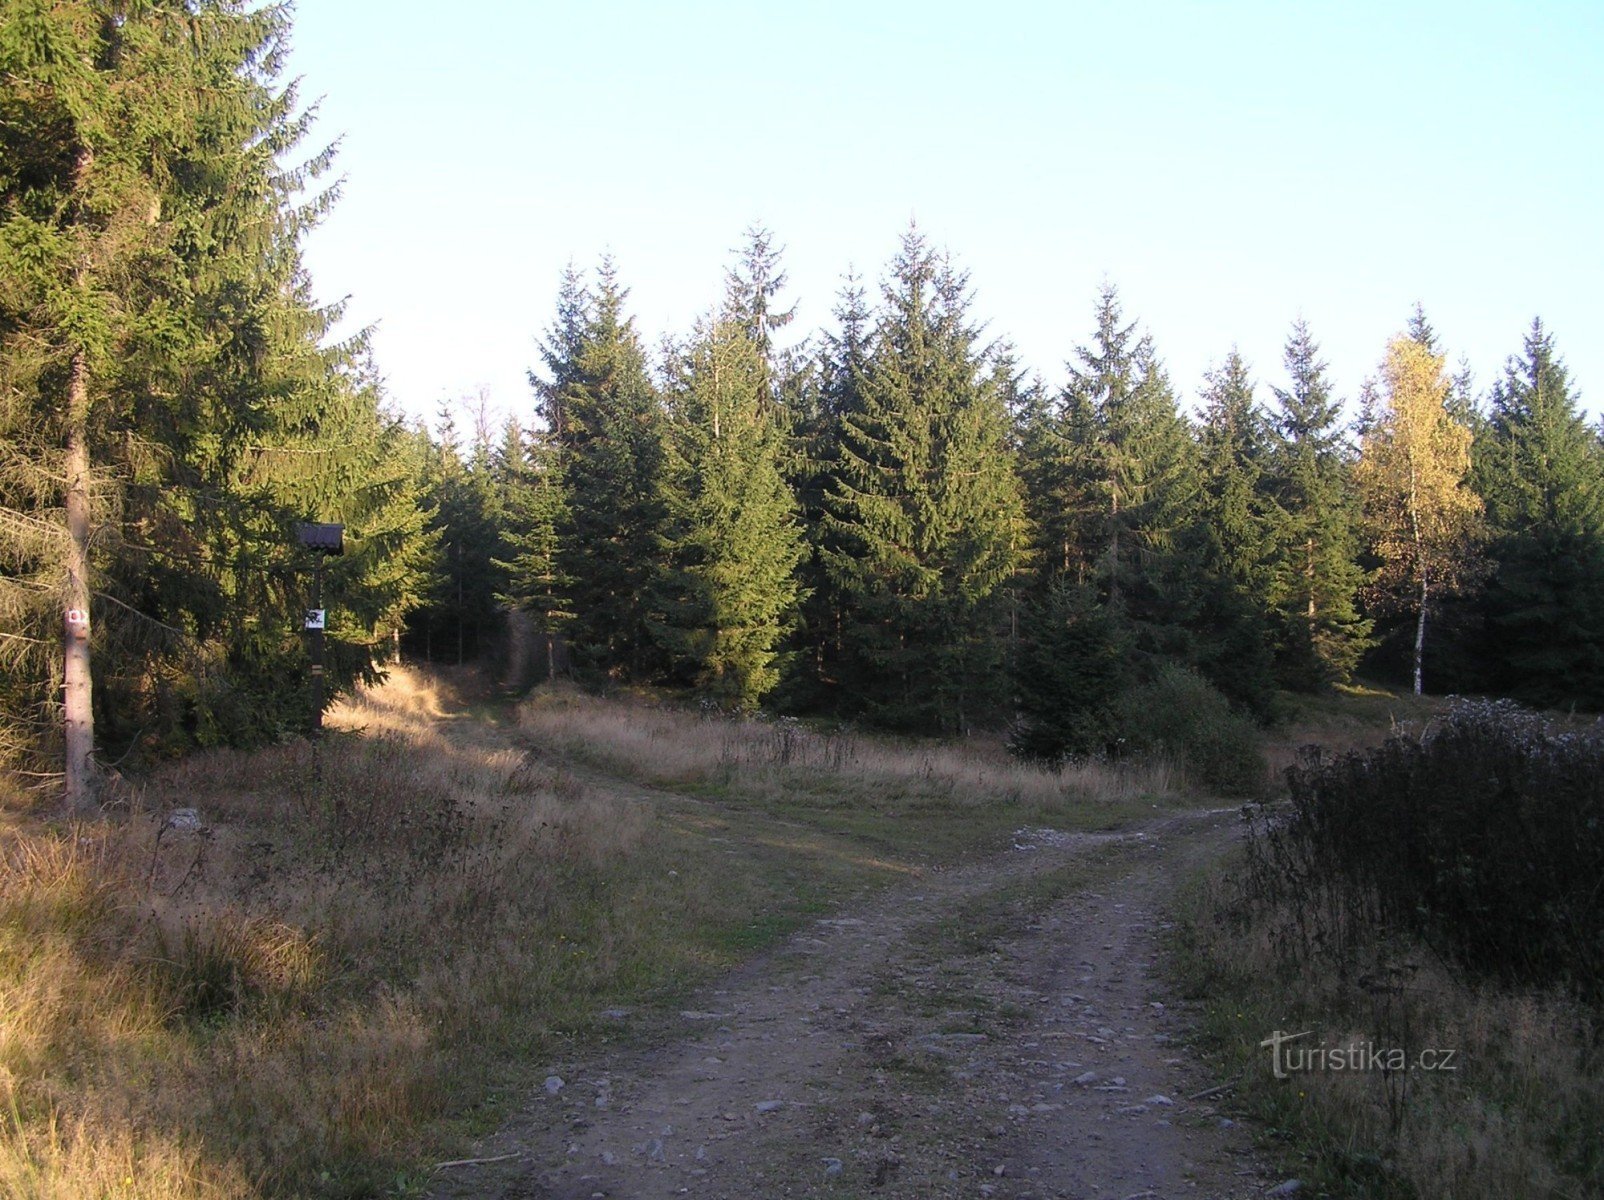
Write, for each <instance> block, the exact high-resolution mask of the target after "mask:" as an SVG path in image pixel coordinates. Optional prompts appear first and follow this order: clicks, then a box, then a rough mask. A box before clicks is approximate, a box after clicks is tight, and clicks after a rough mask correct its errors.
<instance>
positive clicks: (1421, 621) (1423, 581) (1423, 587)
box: [1415, 569, 1430, 696]
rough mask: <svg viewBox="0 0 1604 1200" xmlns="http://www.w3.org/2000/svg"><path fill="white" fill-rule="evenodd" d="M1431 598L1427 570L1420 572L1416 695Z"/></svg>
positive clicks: (1424, 654) (1424, 647)
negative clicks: (1427, 609)
mask: <svg viewBox="0 0 1604 1200" xmlns="http://www.w3.org/2000/svg"><path fill="white" fill-rule="evenodd" d="M1429 598H1430V593H1429V591H1428V584H1427V578H1426V572H1425V571H1424V569H1422V571H1421V572H1420V615H1419V616H1418V617H1416V618H1415V695H1417V696H1418V695H1420V694H1421V690H1420V682H1421V664H1422V663H1423V662H1424V660H1425V657H1426V602H1427V600H1428V599H1429Z"/></svg>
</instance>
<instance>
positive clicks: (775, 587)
mask: <svg viewBox="0 0 1604 1200" xmlns="http://www.w3.org/2000/svg"><path fill="white" fill-rule="evenodd" d="M667 402H668V413H669V421H668V439H667V440H668V449H669V455H668V469H667V473H666V477H667V482H668V488H667V494H668V499H669V513H670V519H671V528H672V531H673V533H672V542H671V544H670V546H669V549H668V561H669V563H670V566H671V578H670V579H669V580H668V581H666V582H667V586H668V589H669V591H670V594H671V595H672V597H673V599H674V603H672V604H671V605H670V606H669V607H668V610H667V612H666V614H665V617H664V619H663V622H662V624H661V626H660V629H661V631H662V639H663V641H664V644H665V648H666V649H667V650H668V652H669V655H670V658H671V660H672V661H673V662H674V664H675V665H676V666H677V667H679V668H680V669H681V670H682V671H683V672H684V673H686V674H687V675H688V676H689V678H690V680H691V682H692V683H693V685H694V686H695V687H696V689H697V690H698V691H699V692H700V693H701V694H702V695H704V696H706V697H708V698H709V699H711V700H713V701H715V702H717V703H719V704H727V705H730V706H732V707H735V708H738V709H743V710H744V709H750V708H753V707H755V706H756V705H757V703H758V701H759V700H761V699H762V697H763V696H764V695H766V694H767V693H768V692H769V691H771V690H772V689H773V688H774V686H775V685H776V684H777V683H778V682H779V678H780V675H779V669H778V659H779V652H780V650H781V646H782V642H783V640H784V638H785V636H786V634H787V632H788V631H789V629H790V626H791V623H792V621H793V619H794V616H795V610H796V605H797V601H798V591H797V580H796V568H797V564H798V563H799V562H800V561H801V558H802V555H803V550H804V546H803V539H802V531H801V529H800V527H799V525H798V524H797V519H796V502H795V500H794V498H793V497H792V495H791V491H790V488H789V487H788V486H787V484H786V482H785V478H784V476H783V475H782V473H781V467H782V462H783V457H784V453H785V437H784V432H783V430H782V429H781V428H780V426H779V423H778V420H777V413H776V411H775V409H774V406H773V404H772V403H771V401H770V397H769V394H768V372H767V369H766V366H765V364H764V362H763V359H762V355H761V352H760V348H759V347H758V345H757V344H756V343H754V342H753V341H752V339H751V337H750V336H749V335H748V333H747V327H746V325H745V324H744V323H743V322H741V321H739V320H737V319H735V318H734V317H733V316H729V315H727V316H725V317H724V318H723V319H720V320H715V321H712V322H710V323H708V324H707V325H706V326H705V327H704V328H703V329H702V330H701V331H700V333H699V336H698V337H697V338H696V339H695V341H694V342H693V344H692V345H691V347H690V349H689V350H688V352H687V353H686V354H685V355H684V358H683V360H682V361H681V362H679V363H678V364H676V366H675V370H674V376H673V380H672V384H671V386H670V389H669V392H668V397H667Z"/></svg>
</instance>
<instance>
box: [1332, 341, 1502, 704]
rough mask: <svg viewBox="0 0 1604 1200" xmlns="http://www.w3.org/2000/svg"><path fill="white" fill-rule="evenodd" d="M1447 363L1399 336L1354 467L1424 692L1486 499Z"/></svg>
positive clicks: (1378, 595)
mask: <svg viewBox="0 0 1604 1200" xmlns="http://www.w3.org/2000/svg"><path fill="white" fill-rule="evenodd" d="M1448 398H1449V384H1448V380H1447V378H1446V377H1445V376H1444V374H1443V359H1442V356H1441V355H1438V354H1434V353H1432V351H1431V350H1429V349H1427V347H1426V345H1425V344H1424V343H1423V342H1422V341H1421V340H1420V339H1419V338H1414V337H1396V338H1394V339H1393V340H1392V341H1391V343H1389V344H1388V347H1387V356H1386V359H1385V360H1384V361H1383V363H1382V367H1381V395H1380V399H1379V406H1378V408H1377V410H1376V412H1375V414H1374V420H1373V422H1372V423H1371V424H1370V426H1369V428H1368V429H1367V431H1366V433H1365V435H1364V440H1363V442H1362V444H1361V447H1360V457H1359V463H1358V466H1357V468H1356V472H1357V479H1358V483H1359V487H1360V493H1361V496H1362V498H1363V504H1364V512H1365V521H1366V525H1367V528H1368V531H1369V535H1370V545H1371V549H1372V551H1373V552H1374V554H1375V556H1376V559H1377V561H1378V567H1377V571H1376V575H1375V578H1374V581H1373V584H1372V591H1373V596H1374V599H1375V600H1376V602H1377V604H1378V605H1379V606H1382V607H1393V608H1395V609H1398V610H1402V611H1406V612H1409V613H1411V614H1412V615H1413V616H1414V620H1415V637H1414V656H1413V658H1414V663H1413V680H1414V690H1415V694H1416V695H1419V694H1421V691H1422V689H1423V687H1424V678H1423V676H1424V666H1423V664H1424V660H1425V647H1426V629H1427V626H1428V623H1429V617H1430V614H1431V611H1432V605H1433V604H1434V603H1436V602H1438V601H1439V600H1440V599H1441V598H1442V596H1443V595H1445V594H1447V593H1449V592H1451V591H1453V590H1454V589H1456V588H1458V587H1459V586H1460V585H1461V584H1462V583H1463V582H1464V581H1465V580H1466V579H1467V577H1468V575H1469V569H1470V566H1471V564H1472V561H1473V558H1474V552H1475V537H1476V530H1477V527H1478V523H1479V518H1480V516H1481V500H1480V499H1479V498H1478V497H1477V496H1476V494H1475V493H1474V492H1472V491H1471V489H1470V487H1469V485H1468V482H1467V480H1468V476H1469V474H1470V443H1471V435H1470V431H1469V430H1467V429H1465V428H1464V427H1463V426H1462V425H1460V424H1459V423H1458V422H1456V421H1455V420H1454V419H1453V417H1452V415H1451V414H1450V413H1449V411H1448V408H1447V402H1448Z"/></svg>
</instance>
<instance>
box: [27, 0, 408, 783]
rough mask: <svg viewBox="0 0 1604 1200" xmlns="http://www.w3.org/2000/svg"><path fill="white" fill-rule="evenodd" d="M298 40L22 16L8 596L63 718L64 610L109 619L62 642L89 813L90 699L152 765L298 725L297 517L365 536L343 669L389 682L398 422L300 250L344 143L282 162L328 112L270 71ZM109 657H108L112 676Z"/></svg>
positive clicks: (399, 511) (354, 572) (347, 577)
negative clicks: (324, 176)
mask: <svg viewBox="0 0 1604 1200" xmlns="http://www.w3.org/2000/svg"><path fill="white" fill-rule="evenodd" d="M287 32H288V24H287V13H286V10H284V9H282V8H278V7H271V6H270V7H267V8H261V9H255V10H249V9H244V8H241V7H240V6H238V5H235V4H231V3H222V2H217V0H197V2H196V3H189V4H174V3H160V2H158V3H152V4H148V5H139V6H134V7H132V8H127V7H124V6H111V5H103V4H97V3H89V2H75V3H63V4H58V5H50V6H45V5H35V4H16V3H12V4H7V5H5V8H4V19H3V20H0V79H3V80H4V84H3V88H0V138H3V139H4V153H0V226H3V229H0V257H3V261H0V280H3V281H4V283H3V285H0V310H3V311H0V338H3V339H4V340H3V344H0V374H3V375H4V386H0V396H3V397H4V400H3V401H0V405H3V412H0V424H3V425H4V427H5V428H4V435H5V440H6V442H7V443H8V444H9V446H10V447H11V448H12V449H13V450H14V453H12V454H10V455H8V456H7V458H6V461H5V463H4V464H3V465H0V505H3V506H4V507H6V508H7V509H9V510H11V511H12V512H14V513H19V514H22V515H23V516H24V518H25V519H24V520H22V521H21V522H20V523H18V524H12V523H9V522H8V523H7V524H8V533H15V532H17V531H25V532H26V535H27V536H26V537H24V538H15V537H9V536H8V539H7V540H8V545H7V548H6V555H7V573H6V577H5V579H4V581H3V582H0V592H3V593H5V595H4V596H0V606H4V607H5V608H7V609H8V610H9V611H8V615H9V616H11V617H12V619H13V620H15V621H16V622H17V624H16V625H14V626H12V628H14V629H16V630H17V633H16V634H15V635H13V637H21V638H22V639H25V640H23V641H14V640H13V638H8V639H6V641H7V642H8V646H6V647H0V657H3V658H4V659H5V661H4V663H3V665H0V671H3V672H4V674H5V676H6V682H5V684H4V685H3V686H4V689H5V690H6V691H7V692H8V693H10V694H14V695H16V696H18V697H19V698H23V699H24V703H23V704H22V705H19V708H23V709H25V710H26V709H31V710H32V711H33V712H34V713H35V714H36V715H38V716H40V717H43V718H47V719H48V718H49V717H50V716H52V715H57V714H59V711H60V710H59V709H57V708H56V701H55V699H54V695H55V688H54V686H53V683H54V680H55V679H61V676H60V675H58V674H57V671H59V670H60V668H59V667H57V666H55V665H54V664H53V663H52V661H51V660H52V658H54V656H53V655H51V654H50V653H48V650H49V649H50V648H51V647H53V646H55V645H59V644H60V643H59V642H58V641H57V638H58V637H59V632H60V616H61V611H62V609H64V608H65V609H71V610H76V611H85V612H91V613H92V614H93V619H92V620H91V621H90V622H89V629H88V636H87V638H81V639H79V638H69V639H68V640H67V643H66V645H67V649H68V653H67V655H66V666H67V668H68V669H67V670H66V672H65V674H66V679H65V682H66V684H67V685H68V686H67V701H68V703H67V710H68V720H67V722H66V725H67V735H68V736H67V738H66V742H67V745H66V754H65V757H66V760H67V765H68V772H67V774H68V784H69V786H68V793H69V802H70V803H71V804H72V805H73V806H74V807H77V808H82V807H84V806H85V805H86V804H87V803H88V802H89V799H90V797H91V792H90V788H89V787H88V786H87V785H88V782H89V777H90V775H91V773H92V759H91V752H92V750H93V745H94V740H95V738H94V731H93V727H92V725H91V723H90V717H91V713H92V711H93V709H92V708H91V707H90V704H89V699H90V697H91V695H93V697H94V698H95V707H98V708H100V709H102V711H103V712H111V713H113V714H115V720H114V721H113V725H116V724H117V723H119V722H120V723H121V724H123V725H124V726H126V727H127V729H128V731H129V734H128V736H130V737H132V736H133V735H134V734H135V733H138V734H139V736H140V737H141V739H142V745H141V747H140V748H141V749H143V750H145V751H147V752H151V753H164V752H167V751H168V750H169V749H173V748H177V747H178V746H179V745H181V744H182V742H183V740H184V739H188V738H193V739H198V740H202V741H205V740H223V739H229V740H250V739H251V738H253V737H259V736H275V735H277V734H279V733H282V732H283V731H284V729H286V728H290V729H293V728H294V727H295V725H296V723H297V720H298V718H299V717H304V715H305V700H304V698H305V695H306V692H305V690H304V687H303V683H304V680H305V673H306V660H305V655H304V653H303V651H302V647H301V645H300V632H299V622H298V620H295V619H294V618H295V617H297V616H298V614H299V612H300V611H301V610H302V609H303V608H304V606H305V603H306V600H307V594H306V580H305V578H304V576H302V575H300V574H298V573H297V572H298V565H297V564H296V563H295V561H294V559H295V551H294V548H293V547H294V524H295V521H296V520H297V519H306V518H322V519H331V520H340V519H344V520H345V521H346V523H347V524H348V535H349V539H348V542H349V545H350V548H351V553H350V555H349V556H348V557H347V559H344V560H342V561H341V562H340V563H339V564H338V565H337V566H336V567H335V569H334V570H332V571H331V578H330V593H331V594H330V596H329V603H328V607H329V609H330V612H331V616H332V617H333V619H334V620H335V623H336V627H335V629H334V630H333V635H334V636H333V637H331V639H330V660H329V665H330V668H331V674H332V676H333V678H334V680H335V682H336V684H338V683H339V682H341V681H349V680H350V679H351V678H353V677H355V676H356V675H359V674H362V673H364V672H367V671H369V670H370V669H371V667H372V663H373V656H374V654H375V653H376V652H377V648H378V647H379V646H380V645H381V644H382V643H383V642H385V641H387V640H388V638H387V634H388V632H389V629H388V628H386V626H392V627H393V623H394V621H395V620H396V619H397V617H398V612H399V609H400V607H401V606H402V605H404V603H405V602H406V600H407V597H408V596H409V595H410V594H412V593H413V592H414V591H415V584H416V580H415V565H416V564H415V562H412V561H411V560H409V557H408V556H409V554H411V553H412V550H411V549H409V544H408V543H409V538H411V537H412V536H414V535H415V534H416V533H417V521H416V517H415V511H414V510H415V505H414V504H413V500H414V497H413V496H412V495H410V494H409V493H408V488H409V486H410V476H409V474H408V473H407V472H406V471H405V470H404V469H402V468H401V467H399V466H398V465H397V464H394V463H392V462H391V461H390V460H389V458H388V457H387V449H388V445H387V443H389V442H390V441H391V440H392V439H393V438H394V436H395V433H396V431H395V430H394V428H393V425H392V424H391V423H389V422H388V421H387V420H386V419H385V418H384V417H383V416H382V415H381V413H380V412H379V402H380V398H379V394H378V389H377V387H376V385H375V384H374V383H373V376H372V372H371V371H369V370H368V369H367V368H366V367H365V366H364V364H363V362H362V358H361V356H362V350H363V345H362V341H361V339H360V338H359V339H356V340H355V341H353V342H351V343H347V344H345V345H327V344H325V342H324V339H325V338H326V337H327V334H328V331H329V329H330V328H331V326H332V324H333V322H334V321H335V320H336V319H337V317H338V315H339V314H338V311H337V310H335V309H320V308H318V307H317V306H316V305H315V303H314V302H313V301H312V299H311V296H310V293H309V285H308V282H307V280H306V279H305V276H304V273H303V272H302V270H301V266H300V258H299V249H298V244H299V239H300V237H301V236H302V235H303V234H304V233H305V231H306V230H308V229H309V228H311V227H312V226H313V224H315V222H316V220H317V218H318V217H319V216H320V215H321V213H322V212H323V211H325V210H326V208H327V206H328V204H329V203H330V201H331V199H332V196H331V195H330V194H329V193H322V194H319V193H317V192H316V190H315V182H316V179H317V178H318V176H319V175H320V174H321V173H322V172H323V171H324V170H325V169H326V168H327V167H328V165H329V162H330V155H329V154H328V153H326V152H325V153H321V154H314V155H312V156H311V157H310V158H309V159H307V160H306V161H305V162H304V163H302V164H300V165H298V166H297V165H293V164H287V163H285V162H284V161H282V159H283V158H284V157H286V156H288V155H290V154H291V153H293V152H294V150H295V148H296V146H297V144H298V143H299V142H300V140H301V139H302V138H303V136H304V135H305V133H306V132H307V129H308V127H309V125H308V121H307V118H306V117H305V116H304V115H302V114H299V113H297V111H296V99H295V95H294V89H293V88H287V89H280V88H278V86H277V83H276V77H277V74H278V71H279V68H280V65H281V63H282V55H283V42H284V39H285V37H286V36H287ZM308 194H310V195H311V199H304V197H305V196H306V195H308ZM409 562H410V563H411V565H409ZM24 595H25V596H26V597H29V598H31V599H30V600H23V599H19V597H23V596H24ZM102 601H104V603H102ZM38 602H42V603H38ZM52 618H54V619H52ZM10 624H11V622H10V621H8V625H10ZM16 646H26V647H29V648H31V650H32V651H33V652H31V653H28V654H24V655H22V656H15V655H10V654H7V653H6V651H7V650H10V649H11V648H13V647H16ZM90 648H94V649H95V651H96V652H97V653H98V654H101V655H105V656H109V663H108V665H109V666H110V668H111V669H110V670H109V671H107V672H106V673H105V674H104V675H103V676H102V677H101V682H98V683H93V684H92V682H91V679H90V673H89V669H88V668H89V659H88V651H89V649H90ZM53 677H54V679H53ZM9 699H10V697H9V696H8V708H9V707H10V705H9ZM11 711H17V709H12V710H11ZM43 725H44V722H33V723H32V728H31V729H29V730H24V731H21V734H22V736H21V741H22V742H27V743H32V744H33V745H34V746H37V745H39V744H40V743H39V738H40V735H41V734H42V732H43ZM15 745H17V743H14V746H15ZM123 748H126V747H123Z"/></svg>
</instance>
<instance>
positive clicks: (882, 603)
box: [824, 231, 1024, 732]
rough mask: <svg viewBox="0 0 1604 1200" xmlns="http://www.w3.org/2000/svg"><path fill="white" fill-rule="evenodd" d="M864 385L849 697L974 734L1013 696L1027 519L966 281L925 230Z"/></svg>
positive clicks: (850, 454) (849, 603)
mask: <svg viewBox="0 0 1604 1200" xmlns="http://www.w3.org/2000/svg"><path fill="white" fill-rule="evenodd" d="M858 393H859V395H858V404H859V407H858V408H857V409H856V410H854V411H851V412H848V413H846V414H844V415H843V417H842V421H841V429H840V435H839V462H838V467H837V470H836V472H835V473H834V475H833V477H832V480H831V493H830V495H829V496H828V498H827V499H826V518H825V524H826V527H827V531H828V534H829V536H830V537H831V538H832V540H833V544H831V545H830V546H828V547H827V548H826V549H825V551H824V557H825V560H826V565H827V567H828V569H829V571H830V572H831V574H832V577H833V579H834V580H835V582H836V584H837V586H838V587H839V588H840V590H841V593H842V595H843V597H844V598H845V601H846V609H845V612H844V613H843V631H842V642H843V650H844V654H845V657H846V659H847V661H846V662H845V663H844V664H843V676H844V677H845V679H846V682H847V687H846V688H845V689H844V691H845V694H846V695H847V696H849V697H851V698H853V699H855V700H856V701H857V703H858V704H859V705H860V706H861V707H862V708H863V709H864V710H865V711H866V712H867V714H868V715H870V716H871V717H873V718H874V719H876V720H878V721H880V722H883V723H885V724H888V725H892V726H895V727H899V728H908V729H925V730H932V731H949V732H950V731H956V730H961V729H964V728H967V727H968V725H969V723H970V722H971V721H973V720H975V719H977V718H978V717H979V716H980V715H981V714H983V713H985V712H986V711H987V710H988V709H990V708H991V707H992V706H994V704H995V703H996V702H997V700H998V699H1000V697H999V696H998V695H997V691H998V688H999V686H1000V684H1001V682H1002V680H1001V675H1000V671H999V666H1000V662H1001V657H1002V649H1003V635H1004V632H1005V631H1004V628H1003V624H1004V622H1005V620H1006V615H1007V611H1008V606H1007V590H1008V588H1009V587H1010V585H1011V584H1012V582H1013V579H1014V575H1015V572H1016V569H1017V566H1018V562H1019V555H1020V548H1021V547H1020V542H1021V535H1022V533H1023V520H1024V513H1023V506H1022V502H1021V499H1020V496H1019V489H1018V484H1017V481H1016V479H1015V477H1014V474H1013V467H1012V463H1011V461H1010V459H1009V455H1008V439H1009V434H1008V415H1007V413H1006V412H1005V411H1004V408H1003V404H1002V400H1001V397H1000V396H999V395H998V394H997V389H996V384H995V379H994V376H993V375H992V372H991V371H990V370H989V369H988V364H987V363H986V362H985V360H984V356H983V355H982V353H981V352H980V350H979V349H978V348H977V333H976V330H975V328H974V327H973V325H972V324H971V323H970V320H969V316H968V296H967V291H966V286H965V281H964V279H963V278H962V276H960V275H958V274H957V273H956V272H954V271H953V269H952V268H951V266H950V265H949V264H947V263H945V262H944V261H942V260H941V259H939V258H938V257H937V256H936V254H935V253H933V252H932V251H931V250H930V248H929V247H928V246H927V245H926V243H925V241H924V239H923V238H922V237H921V236H919V234H918V233H917V232H914V231H910V232H909V233H908V234H907V235H906V236H905V237H904V238H903V243H902V248H901V252H900V253H899V254H898V255H897V257H896V259H895V260H894V262H893V264H892V267H891V273H890V277H889V278H888V280H887V282H886V284H885V287H884V309H883V311H882V313H881V315H880V318H879V321H878V322H877V324H876V328H875V332H874V337H873V342H872V346H871V348H870V351H869V354H868V357H867V361H866V363H865V364H864V368H863V372H862V376H861V379H860V381H859V385H858Z"/></svg>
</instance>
